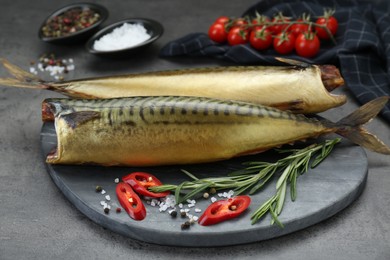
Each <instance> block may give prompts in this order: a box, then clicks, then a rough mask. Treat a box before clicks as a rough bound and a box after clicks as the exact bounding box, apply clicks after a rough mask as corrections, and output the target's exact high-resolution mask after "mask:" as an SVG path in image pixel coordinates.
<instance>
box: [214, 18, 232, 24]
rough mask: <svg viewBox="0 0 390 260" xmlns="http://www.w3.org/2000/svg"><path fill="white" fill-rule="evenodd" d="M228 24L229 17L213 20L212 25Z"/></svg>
mask: <svg viewBox="0 0 390 260" xmlns="http://www.w3.org/2000/svg"><path fill="white" fill-rule="evenodd" d="M228 22H230V18H229V17H227V16H220V17H218V18H217V20H215V22H214V23H220V24H223V25H225V24H227V23H228Z"/></svg>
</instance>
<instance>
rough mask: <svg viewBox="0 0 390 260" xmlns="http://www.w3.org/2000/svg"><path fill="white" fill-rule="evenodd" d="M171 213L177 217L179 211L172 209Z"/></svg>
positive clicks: (173, 216)
mask: <svg viewBox="0 0 390 260" xmlns="http://www.w3.org/2000/svg"><path fill="white" fill-rule="evenodd" d="M170 215H171V217H172V218H176V217H177V211H176V210H173V211H171V213H170Z"/></svg>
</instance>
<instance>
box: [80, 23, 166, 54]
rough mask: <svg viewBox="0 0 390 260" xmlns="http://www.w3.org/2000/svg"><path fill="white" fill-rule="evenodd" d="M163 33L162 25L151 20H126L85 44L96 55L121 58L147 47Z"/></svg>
mask: <svg viewBox="0 0 390 260" xmlns="http://www.w3.org/2000/svg"><path fill="white" fill-rule="evenodd" d="M163 31H164V30H163V27H162V25H161V24H160V23H159V22H157V21H154V20H151V19H145V18H132V19H126V20H122V21H119V22H116V23H114V24H111V25H108V26H107V27H105V28H103V29H101V30H100V31H98V32H97V33H95V34H94V35H93V36H92V37H91V38H90V39H89V40H88V42H87V43H86V48H87V50H88V51H89V52H90V53H92V54H96V55H101V56H111V57H123V55H125V54H131V53H134V52H135V51H137V52H138V51H140V49H141V48H144V47H147V46H149V45H150V44H152V43H153V42H154V41H156V40H157V39H158V38H160V36H161V35H162V34H163Z"/></svg>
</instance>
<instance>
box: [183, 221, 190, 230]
mask: <svg viewBox="0 0 390 260" xmlns="http://www.w3.org/2000/svg"><path fill="white" fill-rule="evenodd" d="M190 226H191V223H190V222H189V221H186V222H184V223H183V224H181V229H183V230H184V229H189V228H190Z"/></svg>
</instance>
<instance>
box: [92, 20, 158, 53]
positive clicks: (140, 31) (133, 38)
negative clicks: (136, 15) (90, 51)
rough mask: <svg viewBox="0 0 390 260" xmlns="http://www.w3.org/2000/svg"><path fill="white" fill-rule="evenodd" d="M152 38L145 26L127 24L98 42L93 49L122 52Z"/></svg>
mask: <svg viewBox="0 0 390 260" xmlns="http://www.w3.org/2000/svg"><path fill="white" fill-rule="evenodd" d="M150 37H151V36H150V35H149V34H148V33H147V31H146V29H145V27H144V26H143V25H141V24H129V23H125V24H123V25H122V26H120V27H118V28H115V29H114V30H113V31H112V32H111V33H108V34H106V35H104V36H103V37H101V38H100V39H98V40H96V41H95V42H94V44H93V48H94V49H95V50H97V51H113V50H120V49H125V48H129V47H132V46H135V45H138V44H140V43H142V42H144V41H146V40H148V39H150Z"/></svg>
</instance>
